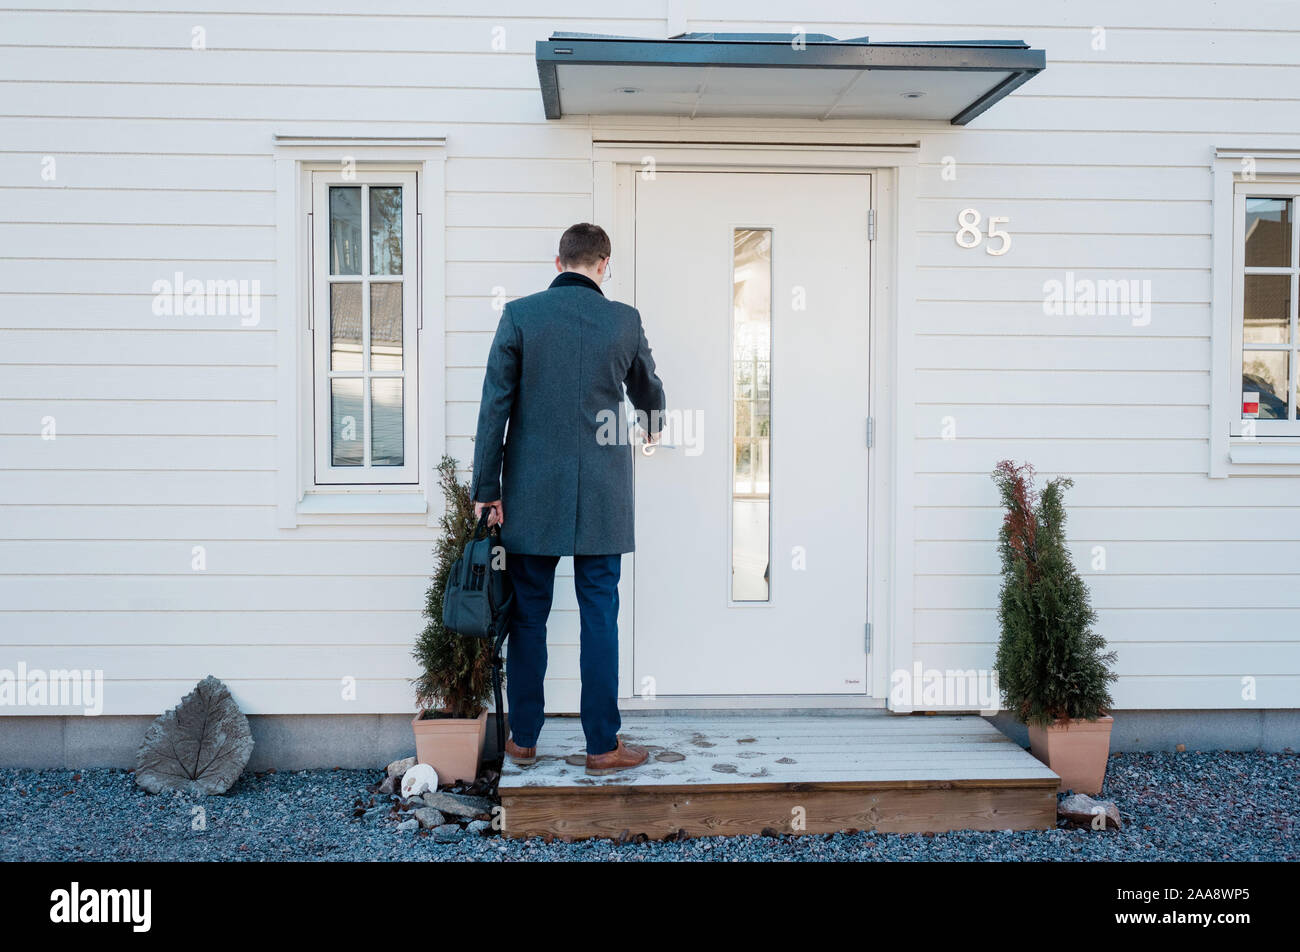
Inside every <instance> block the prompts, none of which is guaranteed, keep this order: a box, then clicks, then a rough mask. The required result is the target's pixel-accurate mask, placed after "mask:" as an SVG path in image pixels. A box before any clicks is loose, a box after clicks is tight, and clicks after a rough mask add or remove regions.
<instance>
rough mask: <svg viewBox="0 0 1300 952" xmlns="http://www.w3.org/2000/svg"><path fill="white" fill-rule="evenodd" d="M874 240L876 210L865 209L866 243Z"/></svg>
mask: <svg viewBox="0 0 1300 952" xmlns="http://www.w3.org/2000/svg"><path fill="white" fill-rule="evenodd" d="M875 240H876V210H875V209H874V208H868V209H867V241H875Z"/></svg>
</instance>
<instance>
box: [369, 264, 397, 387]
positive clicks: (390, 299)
mask: <svg viewBox="0 0 1300 952" xmlns="http://www.w3.org/2000/svg"><path fill="white" fill-rule="evenodd" d="M370 369H371V370H401V369H402V285H401V282H398V281H385V282H383V283H382V284H379V283H376V284H372V285H370Z"/></svg>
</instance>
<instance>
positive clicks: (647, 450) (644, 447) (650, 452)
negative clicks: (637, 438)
mask: <svg viewBox="0 0 1300 952" xmlns="http://www.w3.org/2000/svg"><path fill="white" fill-rule="evenodd" d="M660 447H663V448H664V449H666V450H675V449H677V444H676V443H642V444H641V455H642V456H654V455H655V450H657V449H659V448H660Z"/></svg>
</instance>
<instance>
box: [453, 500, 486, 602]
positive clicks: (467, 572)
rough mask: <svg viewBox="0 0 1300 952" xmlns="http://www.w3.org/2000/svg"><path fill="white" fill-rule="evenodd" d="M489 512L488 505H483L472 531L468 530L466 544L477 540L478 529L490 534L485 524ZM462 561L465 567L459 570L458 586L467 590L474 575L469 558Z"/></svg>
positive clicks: (471, 543)
mask: <svg viewBox="0 0 1300 952" xmlns="http://www.w3.org/2000/svg"><path fill="white" fill-rule="evenodd" d="M491 512H492V510H491V509H490V508H489V507H487V506H484V507H483V512H482V513H481V514H480V515H479V517H478V524H477V525H475V526H474V529H473V531H472V532H470V534H469V542H468V543H467V545H473V544H474V543H475V542H477V541H478V533H479V530H480V529H482V530H483V532H484V533H485V535H491V534H492V530H491V529H490V528H488V524H487V521H488V516H489V515H490V514H491ZM464 562H465V567H464V568H463V569H461V570H460V574H461V580H460V586H461V588H463V589H465V590H466V591H469V582H470V579H471V578H473V575H474V566H473V563H472V561H471V560H470V559H465V560H464Z"/></svg>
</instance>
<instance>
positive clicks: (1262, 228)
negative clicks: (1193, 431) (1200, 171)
mask: <svg viewBox="0 0 1300 952" xmlns="http://www.w3.org/2000/svg"><path fill="white" fill-rule="evenodd" d="M1233 199H1234V200H1233V293H1232V299H1233V306H1232V316H1233V371H1232V373H1233V379H1234V380H1235V378H1236V373H1237V371H1238V370H1239V371H1240V375H1241V393H1240V400H1239V401H1238V405H1237V406H1236V407H1235V408H1234V410H1233V413H1232V428H1231V432H1232V435H1233V436H1237V437H1244V438H1248V439H1249V438H1263V437H1277V436H1293V437H1294V436H1300V416H1298V415H1297V399H1296V398H1297V365H1298V364H1300V334H1298V333H1297V331H1298V328H1297V322H1296V317H1297V315H1296V298H1297V295H1296V291H1297V281H1300V240H1298V239H1300V233H1298V232H1297V224H1296V222H1297V215H1296V211H1297V207H1298V204H1297V203H1300V179H1297V180H1296V181H1295V182H1294V183H1292V184H1289V185H1287V184H1280V183H1278V182H1237V183H1236V186H1235V190H1234V196H1233Z"/></svg>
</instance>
